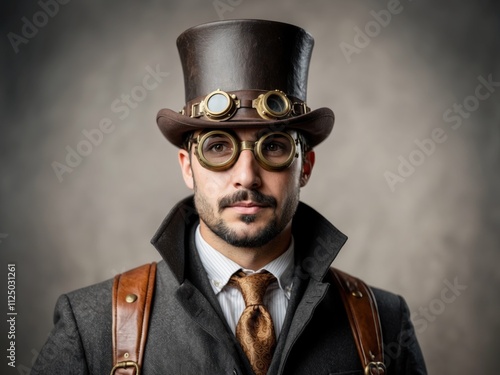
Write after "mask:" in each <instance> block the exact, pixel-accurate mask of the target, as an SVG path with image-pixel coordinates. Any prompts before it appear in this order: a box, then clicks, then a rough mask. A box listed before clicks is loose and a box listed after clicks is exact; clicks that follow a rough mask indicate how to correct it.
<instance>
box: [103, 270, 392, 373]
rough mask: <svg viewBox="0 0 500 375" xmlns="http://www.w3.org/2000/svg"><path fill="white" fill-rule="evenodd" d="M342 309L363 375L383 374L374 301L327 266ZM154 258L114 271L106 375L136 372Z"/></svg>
mask: <svg viewBox="0 0 500 375" xmlns="http://www.w3.org/2000/svg"><path fill="white" fill-rule="evenodd" d="M330 272H331V275H332V277H333V280H334V282H335V283H336V284H337V287H338V289H339V291H340V295H341V297H342V301H343V303H344V307H345V309H346V313H347V316H348V318H349V323H350V325H351V330H352V333H353V336H354V341H355V343H356V347H357V350H358V354H359V357H360V360H361V364H362V366H363V369H364V374H365V375H385V374H386V372H387V371H386V367H385V365H384V348H383V341H382V329H381V327H380V319H379V314H378V309H377V302H376V301H375V297H374V295H373V293H372V291H371V289H370V287H369V286H368V285H366V284H365V283H364V282H363V281H362V280H360V279H358V278H356V277H354V276H351V275H349V274H347V273H345V272H342V271H339V270H337V269H335V268H333V267H332V268H330ZM155 276H156V262H153V263H150V264H145V265H143V266H140V267H137V268H134V269H132V270H130V271H127V272H124V273H122V274H119V275H116V276H115V279H114V284H113V364H114V367H113V369H112V370H111V374H110V375H140V371H141V368H142V360H143V357H144V348H145V345H146V338H147V334H148V325H149V315H150V310H151V302H152V299H153V292H154V284H155Z"/></svg>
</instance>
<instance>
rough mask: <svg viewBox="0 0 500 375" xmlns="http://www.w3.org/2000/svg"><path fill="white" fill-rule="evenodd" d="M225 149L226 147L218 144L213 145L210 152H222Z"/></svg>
mask: <svg viewBox="0 0 500 375" xmlns="http://www.w3.org/2000/svg"><path fill="white" fill-rule="evenodd" d="M225 148H226V146H225V145H223V144H222V143H216V144H213V145H211V146H210V148H209V150H210V151H214V152H222V151H224V150H225Z"/></svg>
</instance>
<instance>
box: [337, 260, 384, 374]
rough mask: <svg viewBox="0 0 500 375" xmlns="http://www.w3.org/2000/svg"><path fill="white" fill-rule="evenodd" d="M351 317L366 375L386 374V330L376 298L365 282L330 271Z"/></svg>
mask: <svg viewBox="0 0 500 375" xmlns="http://www.w3.org/2000/svg"><path fill="white" fill-rule="evenodd" d="M330 271H331V272H332V274H333V276H334V280H335V281H336V282H337V285H338V287H339V290H340V295H341V296H342V300H343V302H344V307H345V309H346V312H347V316H348V317H349V323H350V325H351V330H352V334H353V335H354V341H355V342H356V347H357V349H358V354H359V357H360V359H361V364H362V365H363V368H364V371H365V375H384V374H386V368H385V365H384V347H383V341H382V329H381V327H380V318H379V314H378V308H377V302H376V301H375V296H374V295H373V292H372V290H371V289H370V287H369V286H368V285H366V284H365V283H364V282H363V281H362V280H360V279H358V278H356V277H354V276H351V275H348V274H347V273H345V272H342V271H339V270H338V269H335V268H333V267H332V268H330Z"/></svg>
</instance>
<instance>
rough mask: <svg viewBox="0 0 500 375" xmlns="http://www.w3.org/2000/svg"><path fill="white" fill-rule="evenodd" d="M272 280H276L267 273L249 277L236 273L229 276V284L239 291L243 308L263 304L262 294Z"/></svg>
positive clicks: (239, 272) (240, 272)
mask: <svg viewBox="0 0 500 375" xmlns="http://www.w3.org/2000/svg"><path fill="white" fill-rule="evenodd" d="M273 280H276V278H275V277H274V276H273V275H272V274H270V273H269V272H267V271H265V272H262V273H253V274H251V275H246V274H245V273H244V272H243V271H238V272H236V273H235V274H234V275H233V276H231V279H230V280H229V283H230V285H233V286H235V287H236V288H238V289H239V290H240V291H241V294H242V295H243V299H244V300H245V306H246V307H248V306H252V305H262V304H263V303H264V302H263V299H264V294H265V293H266V290H267V288H268V287H269V284H271V282H273Z"/></svg>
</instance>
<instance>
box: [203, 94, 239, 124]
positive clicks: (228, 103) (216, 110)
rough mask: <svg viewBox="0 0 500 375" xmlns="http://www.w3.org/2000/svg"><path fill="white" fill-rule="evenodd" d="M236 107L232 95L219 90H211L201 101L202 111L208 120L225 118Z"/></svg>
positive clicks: (231, 113)
mask: <svg viewBox="0 0 500 375" xmlns="http://www.w3.org/2000/svg"><path fill="white" fill-rule="evenodd" d="M237 108H238V105H237V103H236V101H235V97H234V95H229V94H228V93H227V92H224V91H221V90H216V91H213V92H211V93H210V94H208V95H207V96H206V97H205V99H204V100H203V102H202V111H203V113H204V114H205V116H206V117H208V118H209V119H210V120H217V121H223V120H227V119H228V118H230V117H231V116H232V115H234V113H235V112H236V109H237Z"/></svg>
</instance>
